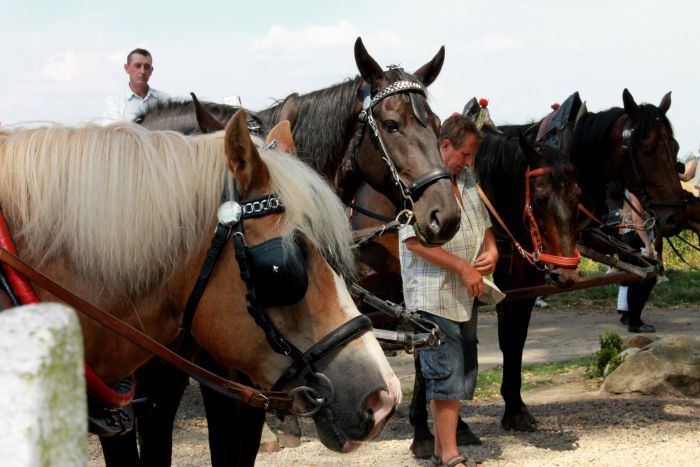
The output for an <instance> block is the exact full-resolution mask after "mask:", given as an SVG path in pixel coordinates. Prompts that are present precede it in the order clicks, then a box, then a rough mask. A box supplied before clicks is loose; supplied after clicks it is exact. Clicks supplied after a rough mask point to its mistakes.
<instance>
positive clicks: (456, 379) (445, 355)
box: [416, 309, 478, 400]
mask: <svg viewBox="0 0 700 467" xmlns="http://www.w3.org/2000/svg"><path fill="white" fill-rule="evenodd" d="M421 318H424V319H426V320H428V321H430V322H432V323H435V324H437V325H438V326H439V327H440V336H441V344H440V347H430V348H427V349H424V350H420V351H418V352H416V358H417V359H419V363H420V368H421V374H422V375H423V378H424V379H425V388H426V399H427V400H469V399H472V398H473V397H474V388H475V387H476V377H477V373H478V364H477V353H476V345H477V340H476V321H477V312H476V309H474V310H473V312H472V319H471V320H470V321H466V322H464V323H459V322H456V321H452V320H449V319H446V318H441V317H439V316H436V315H432V314H430V313H421ZM465 343H466V345H464V344H465Z"/></svg>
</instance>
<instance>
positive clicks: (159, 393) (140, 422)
mask: <svg viewBox="0 0 700 467" xmlns="http://www.w3.org/2000/svg"><path fill="white" fill-rule="evenodd" d="M137 378H138V386H137V392H138V391H139V390H140V391H141V393H140V395H141V397H143V396H145V397H147V398H149V399H151V400H152V401H153V404H154V405H153V409H152V410H151V411H150V412H149V413H145V414H141V415H139V416H138V417H137V419H136V424H137V429H138V435H139V443H140V447H141V465H144V466H146V465H147V466H163V467H169V466H170V465H171V462H172V454H173V426H174V424H175V415H176V414H177V409H178V407H179V405H180V400H181V399H182V395H183V394H184V392H185V388H186V387H187V384H188V382H189V376H188V375H187V374H185V373H183V372H182V371H181V370H180V369H178V368H176V367H175V366H173V365H171V364H169V363H164V362H162V361H159V360H154V361H152V362H151V363H150V364H147V366H146V367H144V368H142V369H141V370H139V371H138V372H137Z"/></svg>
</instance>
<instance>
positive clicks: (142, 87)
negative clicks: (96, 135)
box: [104, 49, 170, 123]
mask: <svg viewBox="0 0 700 467" xmlns="http://www.w3.org/2000/svg"><path fill="white" fill-rule="evenodd" d="M124 71H126V74H127V75H129V83H128V85H127V86H126V87H125V88H124V89H123V90H122V91H121V92H119V93H117V94H113V95H111V96H109V97H108V98H107V100H106V101H105V110H104V121H105V123H110V122H116V121H124V120H126V121H133V120H134V119H135V118H136V117H137V116H138V115H139V114H141V113H143V112H144V111H145V110H146V109H147V108H148V106H149V105H150V104H152V103H154V102H155V101H158V100H167V99H169V98H170V96H169V95H168V94H166V93H164V92H163V91H158V90H157V89H153V88H152V87H150V86H149V85H148V80H149V79H150V78H151V74H152V73H153V58H152V57H151V53H150V52H149V51H148V50H146V49H134V50H132V51H131V52H129V55H128V56H127V57H126V64H125V65H124Z"/></svg>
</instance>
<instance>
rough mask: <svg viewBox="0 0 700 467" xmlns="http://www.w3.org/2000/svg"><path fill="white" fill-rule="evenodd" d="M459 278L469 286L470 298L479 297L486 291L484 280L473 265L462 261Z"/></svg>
mask: <svg viewBox="0 0 700 467" xmlns="http://www.w3.org/2000/svg"><path fill="white" fill-rule="evenodd" d="M458 273H459V277H460V279H462V282H464V283H465V284H466V285H467V293H468V294H469V296H470V297H478V296H479V295H481V292H482V291H483V290H484V278H483V277H482V276H481V273H479V271H477V270H476V269H475V268H474V267H473V266H472V265H471V264H469V263H468V262H466V261H462V266H461V267H460V268H459V271H458Z"/></svg>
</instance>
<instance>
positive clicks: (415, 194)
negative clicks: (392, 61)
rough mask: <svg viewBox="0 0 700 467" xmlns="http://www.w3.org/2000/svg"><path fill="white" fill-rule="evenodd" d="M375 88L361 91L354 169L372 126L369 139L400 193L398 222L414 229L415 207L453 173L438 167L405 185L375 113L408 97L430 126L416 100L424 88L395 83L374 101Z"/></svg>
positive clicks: (408, 82)
mask: <svg viewBox="0 0 700 467" xmlns="http://www.w3.org/2000/svg"><path fill="white" fill-rule="evenodd" d="M390 70H401V69H400V68H398V67H394V66H392V67H390ZM372 91H373V90H372V85H371V84H369V83H365V84H364V86H363V87H362V89H361V91H360V95H361V98H362V110H361V111H360V114H359V115H358V117H357V121H358V126H357V131H356V132H355V147H354V149H353V163H354V164H355V165H358V164H359V157H360V145H361V143H362V138H363V137H364V134H365V128H366V127H367V126H369V128H370V130H371V132H370V138H371V140H372V142H373V143H374V146H375V148H376V149H377V151H378V152H379V155H380V157H381V158H382V161H384V164H385V165H386V167H387V169H388V170H389V174H390V176H391V178H392V180H393V182H394V185H396V187H397V188H398V190H399V193H400V194H401V198H402V201H403V203H402V208H401V210H400V211H399V213H398V214H397V215H396V220H398V221H399V222H401V223H402V224H409V225H412V224H414V223H415V215H414V213H413V205H414V203H415V202H416V200H417V199H418V198H419V197H420V195H421V194H422V193H423V192H424V191H425V189H426V188H428V187H429V186H430V185H432V184H433V183H435V182H437V181H438V180H440V179H443V178H448V179H451V178H452V173H451V172H450V171H449V169H447V167H444V166H442V167H435V168H433V169H431V170H429V171H428V172H426V173H424V174H422V175H420V176H418V177H416V179H415V180H414V181H413V183H411V184H410V185H408V186H407V185H406V184H405V183H404V182H403V180H401V177H399V172H398V170H397V169H396V165H394V162H393V161H392V160H391V157H390V156H389V151H388V150H387V148H386V145H385V144H384V141H383V140H382V136H381V133H380V132H379V127H378V126H377V122H376V120H375V119H374V114H373V112H372V109H373V108H374V107H375V106H376V105H377V104H378V103H379V102H381V101H382V100H383V99H385V98H387V97H389V96H393V95H394V94H398V93H407V94H408V96H409V98H410V100H411V107H412V109H413V114H414V115H415V117H416V119H417V120H418V121H419V122H420V123H421V125H423V126H426V125H427V123H428V115H427V112H426V111H425V108H423V106H422V105H421V103H420V102H419V101H418V98H417V96H419V95H420V96H423V97H426V92H425V87H424V86H423V85H421V84H419V83H415V82H413V81H408V80H400V81H394V82H393V83H390V84H389V85H387V86H386V87H385V88H384V89H381V90H380V91H378V92H377V93H376V94H375V95H374V97H372Z"/></svg>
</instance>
